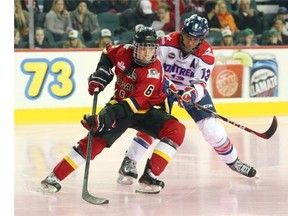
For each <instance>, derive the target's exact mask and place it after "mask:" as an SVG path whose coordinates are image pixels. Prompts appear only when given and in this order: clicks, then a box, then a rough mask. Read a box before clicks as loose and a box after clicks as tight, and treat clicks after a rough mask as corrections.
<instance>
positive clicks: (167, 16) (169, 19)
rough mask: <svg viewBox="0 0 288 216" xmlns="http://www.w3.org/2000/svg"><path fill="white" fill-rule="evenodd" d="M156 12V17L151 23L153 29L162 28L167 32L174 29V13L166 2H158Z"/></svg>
mask: <svg viewBox="0 0 288 216" xmlns="http://www.w3.org/2000/svg"><path fill="white" fill-rule="evenodd" d="M156 13H157V17H156V19H155V21H153V23H152V27H153V28H154V29H155V30H163V31H164V32H167V33H168V32H172V31H175V15H174V13H173V12H172V11H171V8H170V6H169V5H168V4H166V3H162V4H159V5H158V7H157V10H156Z"/></svg>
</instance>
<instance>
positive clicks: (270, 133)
mask: <svg viewBox="0 0 288 216" xmlns="http://www.w3.org/2000/svg"><path fill="white" fill-rule="evenodd" d="M277 128H278V120H277V118H276V116H274V117H273V120H272V123H271V125H270V127H269V129H268V130H267V131H266V132H265V133H264V134H263V138H264V139H269V138H271V137H272V136H273V135H274V133H275V132H276V130H277Z"/></svg>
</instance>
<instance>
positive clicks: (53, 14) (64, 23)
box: [44, 0, 72, 41]
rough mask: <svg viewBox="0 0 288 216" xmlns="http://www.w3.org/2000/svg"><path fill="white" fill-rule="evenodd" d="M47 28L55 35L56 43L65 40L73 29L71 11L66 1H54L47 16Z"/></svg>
mask: <svg viewBox="0 0 288 216" xmlns="http://www.w3.org/2000/svg"><path fill="white" fill-rule="evenodd" d="M44 26H45V28H46V30H47V31H49V32H51V33H52V34H53V37H54V40H55V41H61V40H65V39H66V38H67V32H68V31H69V30H71V29H72V24H71V18H70V14H69V11H68V10H66V6H65V4H64V0H53V3H52V8H51V10H50V11H49V12H48V13H47V14H46V19H45V25H44Z"/></svg>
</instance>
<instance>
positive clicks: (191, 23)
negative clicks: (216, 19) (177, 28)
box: [181, 14, 209, 53]
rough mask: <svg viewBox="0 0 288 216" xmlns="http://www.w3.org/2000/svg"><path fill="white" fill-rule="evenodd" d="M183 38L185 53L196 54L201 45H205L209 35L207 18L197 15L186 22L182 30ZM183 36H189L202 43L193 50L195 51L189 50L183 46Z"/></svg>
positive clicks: (182, 47)
mask: <svg viewBox="0 0 288 216" xmlns="http://www.w3.org/2000/svg"><path fill="white" fill-rule="evenodd" d="M181 33H182V36H181V49H182V51H183V52H185V53H192V52H195V51H196V50H197V49H198V48H199V47H200V45H201V44H202V43H203V41H204V39H205V38H206V37H207V35H208V34H209V26H208V21H207V19H206V18H204V17H201V16H199V15H197V14H193V15H192V16H190V17H188V18H187V19H185V21H184V26H183V28H182V31H181ZM183 34H187V35H189V36H191V37H194V38H197V39H200V42H199V44H198V46H197V47H195V48H193V50H187V48H185V46H184V44H183Z"/></svg>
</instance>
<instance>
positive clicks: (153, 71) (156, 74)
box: [147, 68, 160, 79]
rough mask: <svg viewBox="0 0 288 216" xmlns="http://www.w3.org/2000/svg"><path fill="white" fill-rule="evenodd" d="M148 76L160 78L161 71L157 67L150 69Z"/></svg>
mask: <svg viewBox="0 0 288 216" xmlns="http://www.w3.org/2000/svg"><path fill="white" fill-rule="evenodd" d="M147 78H154V79H160V73H159V72H158V71H157V70H156V69H155V68H150V69H148V74H147Z"/></svg>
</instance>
